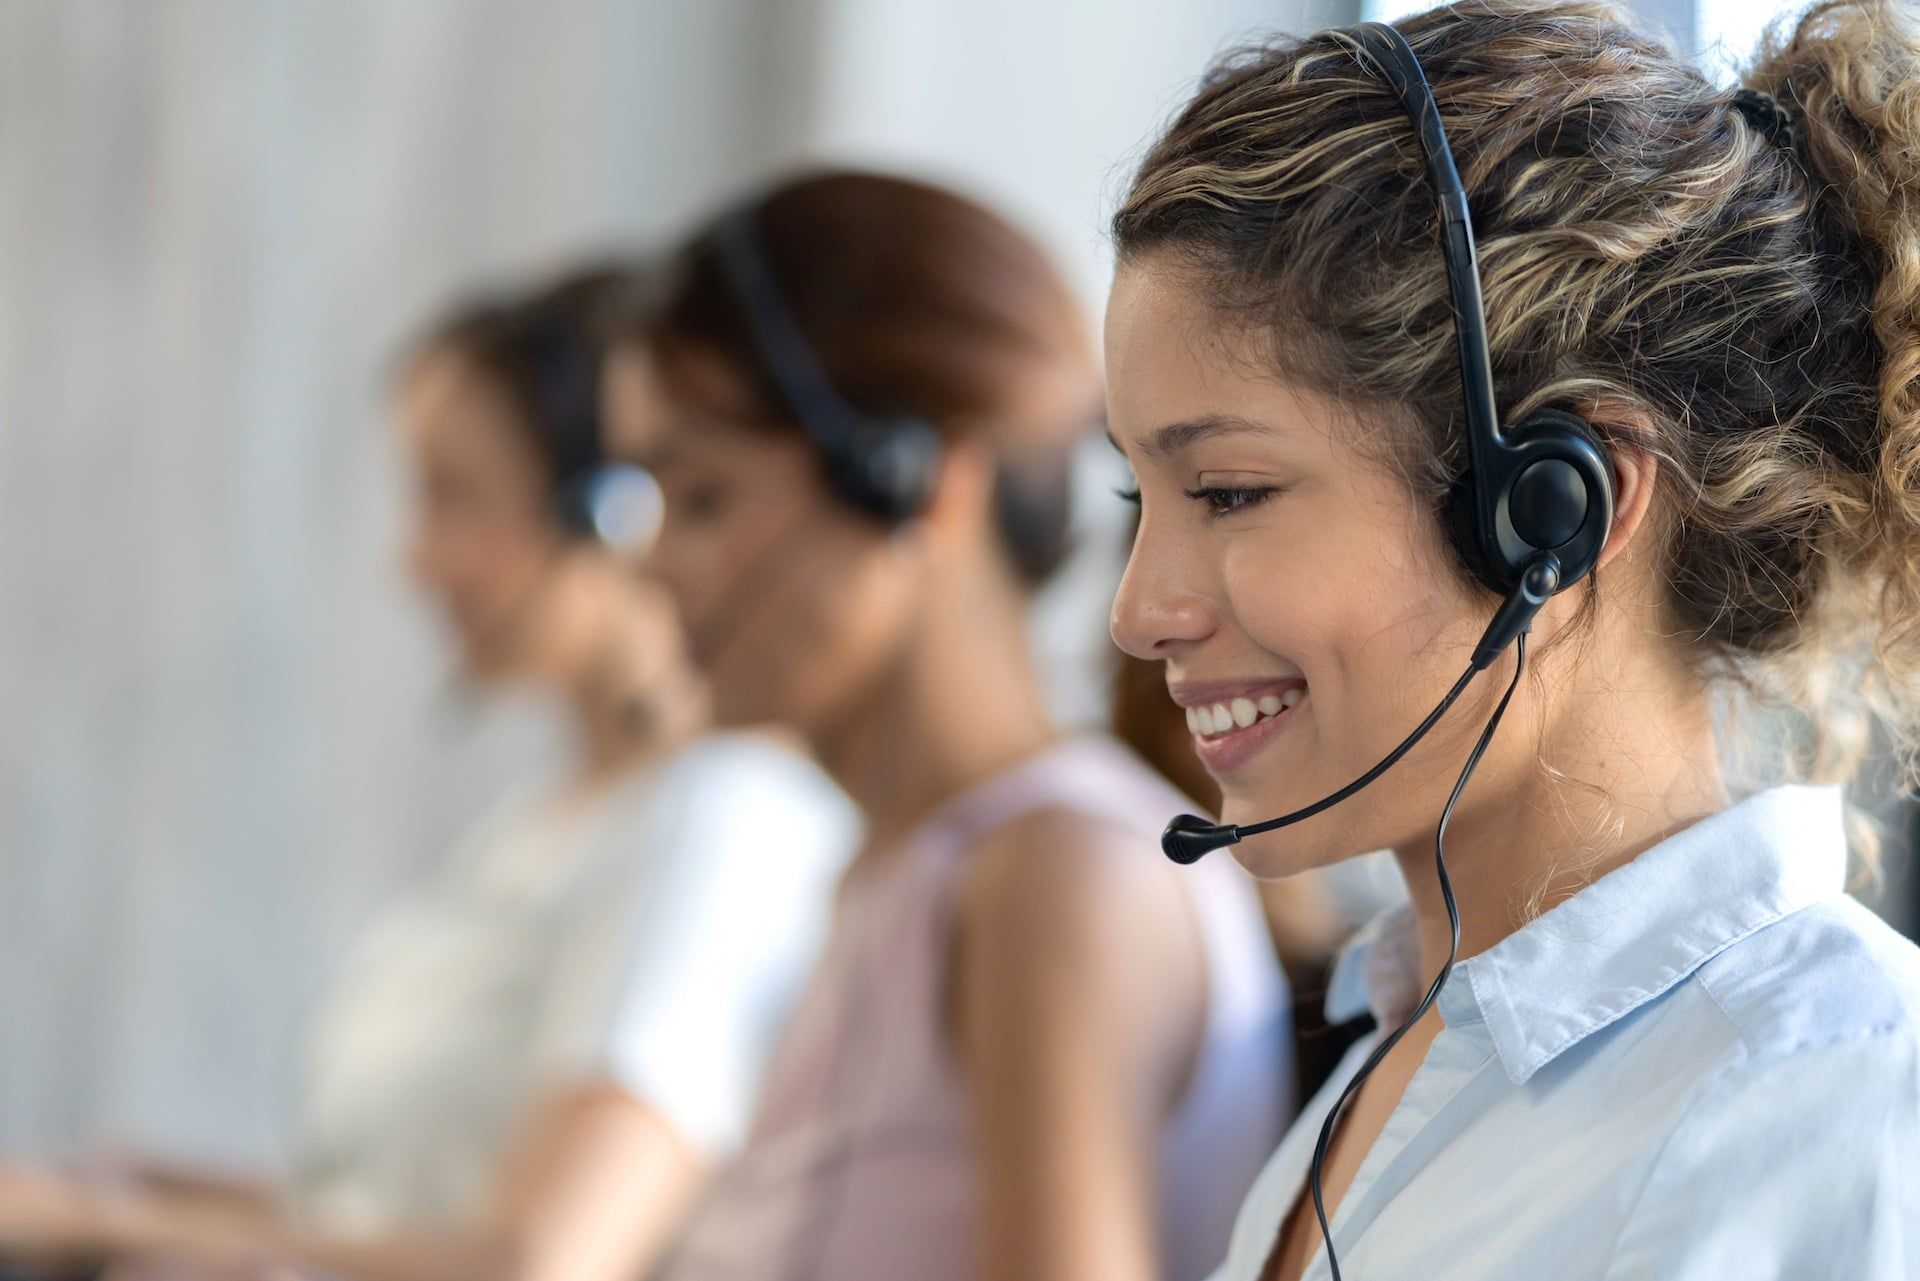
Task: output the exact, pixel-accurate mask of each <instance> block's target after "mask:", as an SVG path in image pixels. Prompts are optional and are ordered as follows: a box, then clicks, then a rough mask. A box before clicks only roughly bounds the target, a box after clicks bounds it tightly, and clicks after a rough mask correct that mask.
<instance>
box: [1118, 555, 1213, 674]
mask: <svg viewBox="0 0 1920 1281" xmlns="http://www.w3.org/2000/svg"><path fill="white" fill-rule="evenodd" d="M1186 561H1187V558H1186V557H1184V556H1183V555H1182V553H1181V551H1180V549H1179V548H1178V547H1177V546H1174V545H1172V544H1171V543H1168V542H1163V541H1162V540H1158V539H1155V538H1152V537H1151V536H1150V531H1149V529H1148V528H1147V527H1145V526H1143V527H1142V529H1141V530H1140V532H1139V533H1138V534H1136V535H1135V537H1134V540H1133V551H1132V553H1131V554H1130V555H1129V556H1128V557H1127V571H1126V573H1125V574H1123V575H1121V578H1120V589H1119V590H1118V591H1117V592H1115V593H1114V597H1113V612H1112V614H1111V615H1109V617H1108V622H1107V625H1108V629H1109V630H1110V631H1111V632H1112V633H1113V643H1114V644H1116V645H1118V646H1119V647H1120V648H1121V649H1123V650H1125V651H1126V652H1127V653H1129V654H1131V655H1133V656H1134V657H1135V658H1142V659H1149V660H1153V659H1163V658H1170V657H1173V656H1174V655H1175V654H1176V653H1178V652H1179V650H1180V649H1181V648H1183V647H1185V646H1188V645H1192V644H1195V643H1197V642H1199V641H1203V640H1205V639H1206V638H1207V637H1209V636H1211V635H1212V634H1213V632H1214V629H1215V627H1217V626H1218V624H1219V612H1218V610H1216V609H1215V608H1214V605H1213V602H1212V601H1211V600H1210V599H1209V598H1208V597H1207V595H1206V594H1205V592H1203V591H1201V590H1199V585H1198V575H1197V574H1196V573H1195V572H1194V571H1195V569H1196V568H1197V567H1196V566H1194V565H1192V564H1190V563H1186Z"/></svg>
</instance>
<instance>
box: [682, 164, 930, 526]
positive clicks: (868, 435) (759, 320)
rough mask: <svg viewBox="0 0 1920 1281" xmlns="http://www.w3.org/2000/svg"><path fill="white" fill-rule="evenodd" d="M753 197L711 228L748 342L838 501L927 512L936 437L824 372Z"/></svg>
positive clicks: (896, 519)
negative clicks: (860, 402) (866, 405)
mask: <svg viewBox="0 0 1920 1281" xmlns="http://www.w3.org/2000/svg"><path fill="white" fill-rule="evenodd" d="M759 216H760V202H759V201H754V202H752V203H750V204H747V205H743V206H741V207H739V208H737V209H735V210H733V211H732V212H730V213H726V214H723V215H721V217H720V219H719V220H718V221H717V222H715V223H714V225H713V229H712V231H711V233H710V235H711V238H712V245H713V248H714V250H715V252H716V255H717V257H718V261H719V264H720V268H721V270H722V271H723V272H724V273H725V274H726V277H727V281H728V283H729V284H731V285H732V286H733V291H734V294H735V295H736V296H737V297H738V298H739V299H740V303H741V306H742V308H743V309H744V311H745V314H746V318H747V328H748V330H749V331H750V332H751V333H752V335H753V342H754V347H755V349H756V350H757V351H758V353H759V355H760V357H761V360H762V361H763V362H764V363H765V365H766V370H767V373H768V374H769V375H770V376H771V377H772V380H773V385H774V388H775V389H776V390H777V391H778V392H779V393H780V397H781V399H782V400H784V401H786V404H787V408H788V409H790V410H791V411H792V412H793V415H794V417H795V418H797V419H798V420H799V422H800V426H801V428H802V429H803V430H804V431H805V432H806V433H807V436H808V438H809V439H811V440H812V441H813V443H814V446H815V447H816V448H817V449H818V450H819V451H820V457H821V459H822V461H823V462H824V465H825V469H826V475H827V481H828V483H829V484H831V485H832V486H833V489H834V491H835V492H836V493H838V494H839V495H840V496H841V497H842V498H843V499H845V500H846V501H847V502H848V503H850V504H851V505H852V506H853V507H855V508H856V509H858V510H860V511H863V512H866V513H868V514H869V515H871V516H873V517H875V518H876V519H878V520H880V521H881V522H882V523H884V524H886V525H888V526H897V525H901V524H904V523H906V522H907V521H910V520H912V519H913V518H914V517H915V516H918V515H920V513H921V512H923V511H925V510H926V507H927V503H928V502H929V500H931V498H932V497H933V486H934V481H935V479H936V478H937V477H938V475H939V472H940V459H941V453H942V448H943V447H942V443H941V439H940V433H939V432H938V431H937V430H935V429H934V426H933V424H932V423H930V422H928V421H927V420H926V419H924V418H921V417H918V416H917V415H913V414H881V413H869V412H867V411H865V410H861V409H857V408H855V407H854V406H853V405H850V404H848V403H847V401H846V399H845V398H844V397H842V396H841V395H840V393H839V392H838V391H837V390H836V389H835V388H834V385H833V381H832V379H830V378H829V377H828V376H827V371H826V369H825V368H824V367H823V366H822V364H821V361H820V357H819V355H818V353H817V352H815V350H814V347H813V344H812V343H810V342H808V341H807V337H806V335H805V334H804V333H803V332H802V331H801V329H800V323H799V321H798V320H796V319H795V318H794V314H793V309H792V308H791V307H789V306H788V305H787V299H786V295H785V294H784V293H782V292H781V289H780V284H779V282H778V280H777V279H775V276H774V272H773V265H772V263H771V262H770V261H769V260H768V257H767V252H766V247H765V244H764V243H763V242H762V240H761V236H760V228H759Z"/></svg>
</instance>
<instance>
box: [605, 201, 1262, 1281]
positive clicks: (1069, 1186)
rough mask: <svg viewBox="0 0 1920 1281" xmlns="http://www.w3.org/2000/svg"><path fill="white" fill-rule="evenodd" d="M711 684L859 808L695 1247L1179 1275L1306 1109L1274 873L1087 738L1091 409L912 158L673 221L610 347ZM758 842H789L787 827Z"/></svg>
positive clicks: (715, 1266) (727, 1275) (807, 1267)
mask: <svg viewBox="0 0 1920 1281" xmlns="http://www.w3.org/2000/svg"><path fill="white" fill-rule="evenodd" d="M607 380H608V392H609V405H610V409H611V419H610V430H611V431H612V432H613V434H614V443H615V446H616V448H617V449H618V450H619V451H620V452H623V453H625V454H627V455H628V456H630V457H631V458H632V459H633V460H634V461H637V462H640V463H642V464H643V465H645V466H647V467H648V468H650V469H651V470H652V471H653V472H654V474H655V475H656V476H657V477H658V479H659V481H660V484H661V487H662V489H663V490H664V492H665V495H666V502H667V515H666V521H665V525H664V528H663V530H662V533H661V536H660V541H659V542H658V544H657V546H656V552H655V564H654V568H655V569H656V570H657V572H658V573H659V574H660V576H661V577H662V579H663V580H664V581H666V582H667V583H668V584H669V586H670V587H672V588H673V589H674V591H675V593H676V594H677V596H678V597H679V602H680V605H681V607H682V610H683V613H684V616H685V618H686V619H687V623H688V628H689V631H690V634H691V638H692V643H693V649H694V652H695V655H696V658H697V659H698V660H699V661H700V662H701V664H702V665H703V666H704V667H705V668H706V670H707V672H708V674H709V676H710V677H711V679H712V682H713V687H714V690H715V702H716V706H717V710H718V714H719V716H720V718H721V719H722V720H723V721H725V722H730V723H737V724H752V723H759V722H770V721H778V722H784V723H785V724H787V725H789V726H791V727H792V728H793V729H794V730H796V731H797V732H798V733H799V734H800V735H801V736H802V737H803V738H804V739H805V740H806V741H807V742H808V743H809V744H810V745H811V747H812V749H813V750H814V752H815V753H816V754H817V756H818V757H819V759H820V760H821V761H822V763H823V764H824V765H825V766H826V767H827V769H828V771H829V772H830V773H832V774H833V775H834V776H835V778H836V779H837V780H838V781H839V782H840V783H841V784H842V786H843V787H844V788H845V789H846V791H847V792H848V793H849V794H850V795H851V796H852V797H853V798H854V799H855V800H856V802H858V803H859V805H860V806H861V807H862V809H863V810H864V812H865V817H866V822H867V841H866V845H865V847H864V849H863V850H862V852H861V854H860V855H859V856H858V857H857V858H856V860H855V862H854V864H853V866H852V868H851V869H850V871H849V872H848V873H847V875H846V877H845V879H844V880H843V882H842V885H841V888H840V894H839V898H838V901H837V904H836V915H835V919H834V924H833V927H832V933H831V936H830V938H829V942H828V945H827V949H826V952H825V954H824V956H823V957H822V959H821V962H820V964H819V966H818V968H817V969H816V971H815V973H814V975H813V977H812V980H811V982H810V984H809V987H808V989H807V991H806V993H805V994H804V995H803V997H802V1000H801V1003H800V1006H799V1007H798V1009H797V1011H796V1013H795V1014H794V1016H793V1018H792V1019H791V1021H790V1022H789V1024H788V1026H787V1029H786V1032H785V1034H784V1037H783V1039H782V1042H781V1044H780V1046H779V1048H778V1050H777V1052H776V1054H775V1059H774V1064H773V1066H772V1068H771V1070H770V1073H769V1076H768V1078H767V1080H766V1082H765V1084H764V1087H763V1089H762V1092H761V1096H760V1104H759V1110H758V1114H757V1118H756V1121H755V1123H754V1126H753V1129H752V1131H751V1133H750V1135H749V1138H748V1140H747V1144H746V1147H745V1149H744V1150H743V1151H742V1152H741V1153H740V1155H739V1156H738V1157H737V1159H736V1160H734V1162H733V1163H732V1164H731V1166H730V1167H729V1168H728V1169H726V1170H725V1171H723V1172H722V1174H721V1176H720V1178H719V1181H718V1185H717V1188H716V1190H715V1192H714V1194H713V1195H712V1196H711V1197H710V1198H709V1200H708V1202H707V1204H706V1206H705V1208H704V1211H703V1212H702V1213H700V1214H699V1215H698V1216H697V1218H696V1222H695V1226H694V1228H693V1230H692V1233H691V1235H690V1236H689V1238H688V1239H687V1240H686V1241H685V1242H683V1244H682V1246H681V1248H680V1250H679V1252H678V1254H677V1257H676V1260H675V1262H674V1264H673V1265H672V1266H671V1267H670V1268H669V1270H668V1275H669V1276H670V1277H671V1278H673V1281H732V1279H735V1278H737V1279H739V1281H746V1279H748V1278H751V1279H752V1281H783V1279H786V1278H800V1279H807V1278H820V1279H822V1281H825V1279H826V1278H832V1279H833V1281H881V1279H882V1278H884V1279H885V1281H895V1279H897V1278H901V1277H914V1278H916V1279H920V1281H947V1279H952V1281H962V1279H965V1278H974V1277H981V1278H985V1277H991V1278H995V1279H996V1281H1021V1279H1023V1278H1046V1279H1048V1281H1077V1279H1081V1278H1084V1279H1087V1281H1093V1279H1095V1278H1097V1279H1098V1281H1145V1279H1146V1278H1150V1277H1170V1278H1172V1279H1173V1281H1191V1279H1192V1278H1196V1277H1198V1276H1200V1275H1202V1274H1203V1273H1204V1272H1205V1271H1206V1270H1208V1269H1209V1268H1210V1267H1212V1265H1214V1264H1215V1263H1217V1262H1218V1261H1219V1259H1220V1258H1221V1256H1222V1252H1223V1250H1224V1247H1225V1243H1226V1239H1227V1232H1228V1229H1229V1226H1230V1217H1231V1215H1232V1212H1233V1209H1234V1207H1235V1204H1236V1202H1237V1201H1238V1199H1239V1198H1240V1196H1241V1194H1242V1193H1243V1192H1244V1190H1245V1188H1246V1187H1247V1185H1248V1184H1249V1183H1250V1181H1251V1179H1252V1178H1253V1176H1254V1174H1255V1173H1256V1171H1257V1169H1258V1168H1259V1165H1260V1163H1261V1161H1262V1160H1263V1158H1264V1157H1265V1155H1266V1154H1267V1152H1269V1151H1270V1150H1271V1147H1272V1144H1273V1142H1274V1139H1275V1136H1276V1134H1277V1133H1278V1132H1279V1130H1280V1128H1281V1127H1282V1125H1283V1124H1284V1121H1285V1120H1286V1118H1287V1116H1288V1115H1289V1114H1290V1111H1291V1108H1292V1080H1291V1064H1290V1057H1289V1056H1290V1047H1289V1042H1288V1038H1287V1024H1286V1014H1285V1009H1286V1002H1285V1000H1284V984H1283V982H1282V981H1281V979H1280V977H1279V972H1278V968H1277V965H1276V964H1275V961H1274V959H1273V955H1272V951H1271V948H1270V947H1269V946H1268V945H1267V943H1266V940H1265V937H1264V935H1263V932H1262V925H1261V921H1260V916H1259V912H1258V909H1257V906H1256V902H1255V899H1254V895H1253V891H1252V888H1251V884H1250V883H1249V882H1248V881H1247V880H1246V879H1245V878H1244V876H1243V875H1242V874H1241V873H1240V872H1239V871H1238V869H1237V868H1235V867H1234V866H1233V865H1232V864H1230V863H1227V862H1226V861H1224V860H1223V861H1221V862H1219V863H1218V864H1209V865H1207V866H1206V867H1203V868H1200V869H1196V870H1197V871H1198V872H1199V875H1194V874H1193V872H1187V873H1185V874H1182V875H1176V874H1175V869H1173V868H1172V867H1171V866H1169V865H1168V864H1167V863H1166V862H1165V861H1164V860H1163V859H1162V858H1161V857H1160V854H1159V852H1158V848H1157V843H1156V836H1157V832H1158V828H1159V826H1160V824H1161V823H1162V822H1164V820H1165V818H1166V816H1167V815H1168V814H1170V813H1173V812H1175V810H1176V809H1178V808H1179V805H1180V801H1179V800H1178V798H1176V797H1174V796H1173V795H1172V794H1171V793H1170V789H1168V788H1167V786H1166V784H1165V783H1164V782H1162V781H1160V780H1159V779H1158V777H1157V776H1156V775H1154V774H1153V773H1152V772H1151V771H1150V770H1148V769H1147V768H1146V767H1145V766H1144V765H1143V764H1142V763H1141V762H1140V761H1138V760H1137V759H1136V758H1134V757H1133V756H1131V755H1129V754H1128V753H1127V752H1126V751H1125V749H1123V748H1121V747H1119V746H1118V745H1117V744H1116V743H1114V742H1112V741H1111V740H1108V739H1105V738H1066V739H1063V738H1062V737H1061V736H1060V735H1059V734H1058V732H1057V731H1056V730H1055V728H1054V726H1053V725H1052V724H1051V723H1050V722H1049V719H1048V716H1047V714H1046V711H1045V703H1046V699H1045V697H1044V694H1045V690H1044V689H1043V686H1042V682H1041V680H1040V678H1039V676H1038V675H1037V674H1036V672H1035V670H1034V669H1033V667H1032V665H1031V663H1030V661H1029V656H1028V618H1027V606H1028V598H1029V594H1030V592H1031V590H1032V589H1033V588H1034V587H1035V586H1036V585H1037V584H1038V583H1039V582H1040V581H1042V580H1043V579H1044V578H1045V577H1046V576H1047V575H1048V574H1049V573H1050V572H1051V571H1052V569H1053V568H1054V567H1055V566H1056V565H1057V564H1058V563H1059V561H1060V560H1061V558H1062V556H1063V554H1064V552H1065V550H1066V542H1067V539H1066V531H1067V526H1068V520H1067V471H1068V467H1067V463H1068V458H1069V455H1070V453H1071V451H1072V449H1073V448H1074V446H1075V445H1076V444H1077V443H1078V442H1079V441H1080V440H1081V439H1083V438H1084V436H1085V434H1086V433H1087V432H1088V431H1089V430H1090V429H1092V428H1093V426H1094V424H1095V423H1096V421H1097V419H1098V416H1099V412H1100V406H1101V389H1100V382H1099V376H1098V370H1097V369H1096V367H1095V362H1094V357H1093V354H1092V350H1091V345H1090V343H1089V340H1088V335H1087V332H1086V329H1085V327H1084V324H1083V318H1082V315H1081V312H1080V309H1079V308H1078V307H1077V305H1076V304H1075V302H1074V300H1073V298H1072V296H1071V294H1070V293H1069V291H1068V290H1067V288H1066V287H1065V285H1064V283H1063V282H1062V280H1061V278H1060V276H1059V275H1058V274H1057V273H1056V272H1055V270H1054V269H1053V267H1052V265H1051V264H1050V263H1049V262H1048V261H1047V259H1046V257H1045V255H1044V254H1043V253H1042V252H1041V251H1040V250H1039V249H1038V248H1037V247H1036V246H1035V245H1034V244H1033V243H1032V242H1031V241H1030V240H1029V239H1028V238H1027V237H1026V236H1024V235H1023V234H1021V233H1020V232H1018V231H1016V230H1015V229H1014V228H1012V227H1011V226H1009V225H1008V224H1007V223H1006V222H1004V221H1002V220H1001V219H1000V218H998V217H997V216H995V215H994V214H992V213H990V212H988V211H987V210H985V209H983V208H981V207H980V206H978V205H976V204H974V203H972V202H970V201H968V200H965V199H962V198H960V197H958V196H956V195H953V194H951V193H948V192H946V191H942V190H939V189H937V188H934V187H931V186H927V185H923V184H920V183H916V182H909V181H905V180H901V179H896V178H888V177H880V176H874V175H865V174H853V173H823V174H817V175H813V176H809V177H804V178H801V179H798V180H795V181H791V182H788V183H786V184H784V185H782V186H780V187H778V188H777V189H775V190H773V191H772V192H770V193H768V194H766V195H765V196H764V197H762V198H760V199H758V200H756V201H754V202H751V203H749V204H744V205H741V206H739V207H736V208H734V209H732V210H730V211H728V212H727V213H725V214H723V215H722V216H720V217H718V218H716V219H715V220H714V221H713V222H712V223H711V224H709V225H708V226H707V227H705V228H703V229H702V230H701V231H700V232H699V233H698V234H697V235H696V236H694V237H693V238H692V240H691V241H690V242H689V243H688V245H687V246H686V247H685V249H684V251H683V253H682V254H681V257H680V261H679V263H678V268H677V272H676V275H675V278H674V279H673V281H672V282H671V284H670V287H669V290H668V296H667V297H666V299H665V300H664V303H663V305H662V306H661V307H660V309H659V311H658V312H657V313H656V314H655V315H654V317H653V319H652V322H651V323H650V324H649V325H648V326H647V327H646V328H645V329H644V330H636V331H635V332H634V333H632V334H630V335H629V339H628V341H627V342H626V343H625V344H624V345H621V346H618V347H616V350H615V354H614V356H613V358H612V359H611V361H610V364H609V370H608V375H607ZM779 856H780V852H779V851H778V850H769V851H768V857H769V858H778V857H779Z"/></svg>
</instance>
